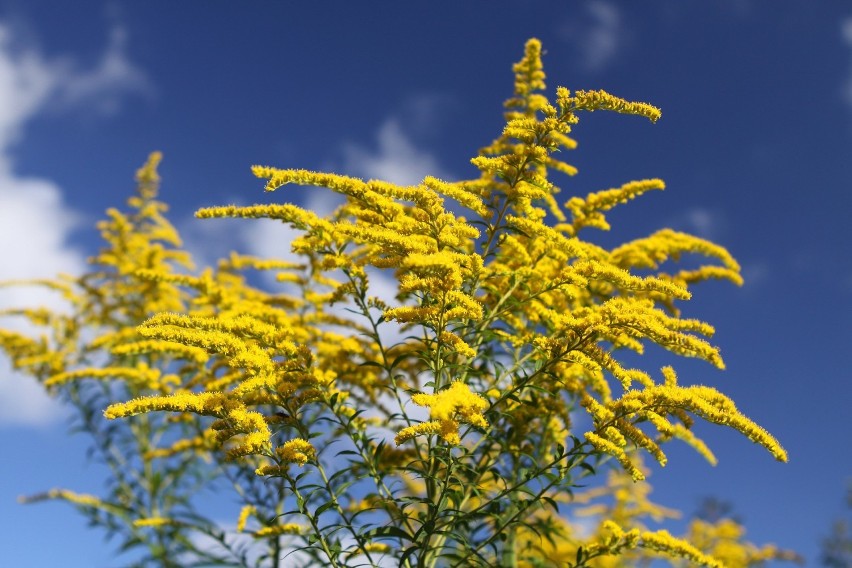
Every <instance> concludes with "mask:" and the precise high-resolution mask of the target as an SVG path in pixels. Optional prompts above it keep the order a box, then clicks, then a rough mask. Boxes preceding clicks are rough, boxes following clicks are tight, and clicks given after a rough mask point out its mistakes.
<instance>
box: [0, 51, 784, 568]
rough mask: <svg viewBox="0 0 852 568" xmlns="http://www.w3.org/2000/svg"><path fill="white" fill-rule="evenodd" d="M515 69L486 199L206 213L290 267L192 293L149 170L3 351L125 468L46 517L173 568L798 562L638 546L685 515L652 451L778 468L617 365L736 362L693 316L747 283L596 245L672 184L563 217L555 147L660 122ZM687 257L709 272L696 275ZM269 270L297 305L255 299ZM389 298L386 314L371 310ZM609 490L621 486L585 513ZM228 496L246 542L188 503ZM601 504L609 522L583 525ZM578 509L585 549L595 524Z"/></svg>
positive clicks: (211, 278) (728, 272) (723, 550)
mask: <svg viewBox="0 0 852 568" xmlns="http://www.w3.org/2000/svg"><path fill="white" fill-rule="evenodd" d="M514 73H515V89H514V96H513V97H512V98H510V99H509V100H508V101H507V102H506V108H507V112H506V126H505V128H504V129H503V131H502V133H501V134H500V135H499V136H498V137H497V138H496V139H495V140H494V141H493V142H492V143H491V144H489V145H488V146H486V147H485V148H483V149H482V150H480V152H479V155H478V156H476V157H475V158H473V159H472V160H471V163H472V164H473V166H475V168H476V169H477V170H478V171H479V175H478V177H475V178H474V179H469V180H463V181H454V182H451V181H447V180H440V179H437V178H434V177H426V178H424V179H423V181H422V182H421V183H419V184H417V185H413V186H401V185H397V184H394V183H390V182H387V181H381V180H362V179H357V178H354V177H347V176H343V175H336V174H331V173H321V172H313V171H307V170H301V169H279V168H275V167H269V166H255V167H254V168H253V169H252V171H253V173H254V174H255V176H257V177H258V178H261V179H264V180H266V184H265V189H266V191H269V192H273V191H279V190H282V188H284V187H285V186H294V185H296V186H309V187H312V188H315V189H313V190H312V191H331V192H334V193H336V194H338V195H339V196H341V197H342V199H343V202H342V205H340V206H339V207H338V208H337V209H336V210H334V211H333V212H332V213H331V214H330V215H327V216H320V215H318V214H317V213H315V212H312V211H309V210H307V209H304V208H302V207H300V206H298V205H295V204H293V203H286V202H277V203H271V204H260V205H252V206H234V205H226V206H216V207H208V208H204V209H201V210H199V211H198V212H197V213H196V217H198V218H200V219H210V218H224V217H237V218H247V219H254V218H266V219H275V220H278V221H280V222H281V223H283V224H285V225H287V226H289V227H291V228H293V229H296V230H297V231H299V236H298V237H297V238H296V239H295V240H293V241H292V243H289V246H290V249H291V250H290V252H292V253H294V254H296V255H298V258H299V259H300V260H299V262H289V261H284V260H278V259H267V258H255V257H250V256H244V255H239V254H232V255H231V256H230V257H229V258H226V259H223V260H222V261H220V262H219V264H218V266H216V267H208V268H205V269H204V270H202V271H200V272H193V271H192V270H191V269H190V268H189V266H190V259H189V256H188V255H187V253H186V252H185V251H183V250H182V249H181V248H180V244H179V239H178V237H177V234H176V232H175V230H174V228H173V227H172V226H171V225H169V224H168V222H167V221H166V220H165V217H164V216H163V212H164V206H163V205H162V204H161V203H160V202H158V201H156V199H155V198H156V185H157V184H156V181H157V174H156V165H157V161H158V160H159V156H158V155H156V154H155V155H153V156H152V157H151V159H150V160H149V162H148V163H147V164H146V165H145V167H143V168H142V170H141V171H140V174H139V181H140V191H139V193H138V194H137V196H135V197H134V198H133V199H132V200H131V203H130V205H131V207H132V208H133V210H134V211H135V212H134V213H133V215H131V216H128V215H126V214H123V213H118V212H116V211H111V212H110V220H109V221H107V222H105V224H104V225H103V226H102V231H103V233H104V237H105V239H106V241H107V243H108V247H107V249H105V250H104V251H103V252H102V253H101V254H100V255H99V256H98V257H96V258H95V259H93V264H92V266H93V272H92V273H91V274H87V275H84V276H83V277H80V278H64V279H61V280H58V281H55V282H49V283H45V284H46V285H49V286H51V287H53V288H55V289H57V290H58V291H59V292H60V293H62V294H64V295H65V297H66V299H67V300H68V301H69V302H70V303H71V305H72V308H73V310H72V314H71V315H70V316H65V315H60V314H53V313H48V312H44V311H39V310H35V311H33V310H30V311H27V310H22V311H19V312H16V315H22V316H25V317H28V318H29V319H30V320H33V321H34V322H35V323H39V324H44V325H46V326H47V328H48V329H49V330H52V335H49V336H45V337H42V338H39V339H32V338H30V337H27V336H25V335H23V334H21V333H14V332H8V331H4V332H2V334H0V338H2V345H3V347H4V348H5V350H6V351H7V352H8V353H9V355H10V357H11V358H12V361H13V363H14V364H15V366H16V367H17V368H19V369H22V370H24V371H28V372H30V373H31V374H33V375H35V376H36V377H38V378H39V380H41V381H42V382H43V384H44V385H45V387H46V388H47V389H49V390H51V391H55V392H58V393H61V394H62V396H64V397H65V398H67V399H68V400H69V401H70V402H72V404H74V405H75V407H76V408H77V409H78V411H79V414H80V416H81V417H83V422H84V424H85V425H86V428H85V429H86V430H87V431H88V432H89V433H91V434H92V435H93V437H94V439H95V443H96V446H97V447H98V448H100V449H101V451H102V452H103V453H105V454H106V455H113V453H114V454H116V455H117V456H118V457H115V459H116V460H118V461H117V462H116V467H114V468H113V473H114V475H115V476H116V478H115V482H114V483H113V484H112V485H111V487H113V488H114V489H111V493H110V495H108V496H107V497H93V496H80V495H76V494H73V493H70V492H68V491H65V490H56V491H53V492H51V493H48V494H47V496H48V497H54V498H61V499H65V500H67V501H71V502H72V503H75V504H77V505H78V506H79V507H80V508H81V509H83V510H84V511H86V512H87V513H88V514H89V515H90V517H91V518H92V520H93V521H94V523H95V524H98V525H101V526H105V527H107V528H108V529H110V530H112V531H119V532H123V534H125V535H126V538H127V539H128V542H129V543H131V544H137V543H138V544H143V545H145V546H147V547H148V548H149V550H150V558H151V559H152V561H153V562H160V563H161V564H162V565H166V564H167V563H168V562H173V563H175V562H176V563H178V564H180V565H189V564H190V562H195V563H196V564H197V565H206V564H205V562H207V563H209V564H210V565H213V564H216V563H218V564H216V565H240V566H243V565H249V564H252V565H257V566H291V565H300V566H301V565H305V566H307V565H311V566H333V567H343V566H406V567H414V566H417V567H422V568H430V567H435V566H505V567H512V566H577V567H579V566H623V565H631V564H637V563H641V562H644V561H645V560H646V559H648V558H669V559H670V560H671V562H672V563H673V564H675V565H680V563H682V562H687V563H690V564H692V565H700V566H713V567H718V566H730V567H738V566H751V565H755V564H756V563H757V562H758V561H760V560H761V559H765V558H770V557H773V558H776V557H781V555H780V554H774V555H773V552H772V551H774V550H775V549H772V550H771V551H770V549H758V548H756V547H752V548H749V547H751V546H752V545H750V544H748V543H747V542H746V541H745V540H744V539H743V537H742V533H741V532H737V531H739V530H740V529H738V528H737V529H735V528H732V527H730V526H728V525H724V526H710V525H706V526H705V525H697V524H696V525H693V526H692V527H691V528H690V529H689V532H688V534H687V535H684V537H682V538H681V537H675V536H672V535H671V534H669V533H668V532H666V531H664V530H651V529H649V528H647V527H646V526H645V523H646V521H647V520H648V519H651V520H653V519H657V518H661V517H666V516H670V515H669V514H668V512H667V511H666V510H664V509H662V508H660V507H659V506H657V505H653V504H651V503H650V501H648V500H647V493H648V491H649V489H648V487H649V486H648V485H647V481H646V480H645V478H646V475H647V469H646V468H645V467H644V466H643V463H642V460H643V456H651V457H652V458H653V459H654V460H656V461H657V462H658V463H659V464H660V465H665V464H666V460H667V456H666V453H665V451H664V448H665V447H666V444H667V443H668V442H670V441H672V440H674V439H678V440H681V441H683V442H685V443H686V444H688V445H690V446H692V447H693V448H694V449H695V450H696V451H697V452H698V453H699V454H701V455H702V456H704V457H705V458H706V459H707V460H708V461H709V462H710V463H714V462H715V457H714V456H713V453H712V451H711V450H710V448H709V447H707V446H706V445H705V444H704V442H703V441H702V440H701V439H699V438H698V437H697V436H696V434H695V433H694V431H693V428H692V427H693V424H694V422H695V420H696V419H700V420H704V421H706V422H710V423H713V424H718V425H721V426H726V427H729V428H733V429H735V430H737V431H739V432H741V433H742V434H743V435H745V436H746V437H747V438H749V439H750V440H752V441H753V442H755V443H756V444H758V445H760V446H762V447H763V448H764V449H765V450H767V451H768V452H769V453H770V455H772V456H773V457H774V458H775V459H777V460H778V461H782V462H783V461H786V460H787V454H786V452H785V451H784V449H783V448H782V447H781V445H780V444H779V443H778V441H777V440H776V439H775V438H773V437H772V436H771V435H770V434H769V433H768V432H767V431H766V430H764V429H763V428H761V427H760V426H758V425H757V424H755V423H754V422H753V421H751V420H750V419H749V418H747V417H746V416H745V415H744V414H743V413H742V412H740V410H739V409H738V408H737V407H736V405H735V404H734V402H733V401H732V400H731V399H730V398H728V397H727V396H725V395H724V394H722V393H721V392H719V391H718V390H716V389H715V388H712V387H710V386H703V385H687V384H684V383H683V382H682V380H681V379H680V378H679V377H678V376H677V374H676V372H675V370H674V368H673V367H672V366H665V367H663V368H662V369H661V370H660V371H659V372H658V373H656V372H650V371H648V370H643V369H636V368H630V367H628V366H626V364H625V363H624V362H623V360H624V357H623V355H624V354H625V353H626V352H633V353H637V354H642V353H643V351H644V350H645V347H646V345H649V344H654V345H658V346H661V347H663V348H665V349H667V350H668V351H670V352H671V353H673V354H676V355H681V356H685V357H694V358H698V359H703V360H704V361H706V362H708V363H709V364H710V365H713V366H715V367H717V368H719V369H722V368H724V363H723V361H722V358H721V356H720V354H719V350H718V348H716V347H714V346H713V345H712V344H711V343H709V342H708V338H710V337H711V336H712V335H713V333H714V329H713V327H712V326H711V325H709V324H708V323H705V322H703V321H700V320H698V319H693V318H687V317H683V316H682V314H681V307H680V303H681V302H684V301H686V300H689V299H690V297H691V294H692V291H691V290H692V288H693V286H694V285H695V284H697V283H699V282H701V281H704V280H708V279H723V280H728V281H731V282H733V283H734V284H741V283H742V278H741V275H740V267H739V265H738V264H737V262H736V261H735V260H734V259H733V257H732V256H731V255H730V254H729V253H728V251H726V250H725V249H724V248H722V247H721V246H718V245H716V244H713V243H711V242H709V241H707V240H704V239H701V238H698V237H695V236H692V235H688V234H685V233H681V232H677V231H673V230H671V229H663V230H660V231H658V232H656V233H654V234H652V235H650V236H648V237H644V238H640V239H636V240H632V241H629V242H626V243H624V244H622V245H620V246H617V247H614V248H611V249H608V248H605V247H602V246H600V245H596V244H593V243H592V242H591V241H590V240H588V239H586V238H584V237H585V235H586V233H587V231H588V230H591V229H598V230H609V229H610V225H609V222H608V220H607V218H606V214H607V212H608V211H609V210H610V209H612V208H614V207H615V206H617V205H621V204H625V203H627V202H628V201H630V200H632V199H634V198H637V197H639V196H641V195H642V194H643V193H645V192H648V191H655V190H662V189H663V188H664V183H663V182H662V180H659V179H645V180H639V181H629V182H627V183H624V184H623V185H620V186H618V187H616V188H614V189H607V190H603V191H599V192H595V193H591V194H588V195H586V196H577V195H574V196H572V197H569V198H568V199H567V201H564V202H562V203H560V201H559V200H558V199H557V196H558V195H559V194H560V193H561V187H560V186H559V185H557V182H558V183H560V184H566V183H568V182H569V181H570V177H571V176H573V175H575V174H576V173H577V171H576V169H575V168H574V167H573V166H571V165H569V164H568V163H567V162H565V161H564V160H563V159H562V157H563V156H564V154H563V153H562V152H564V151H568V150H572V149H574V148H575V146H576V142H575V141H574V139H573V138H572V130H573V129H574V127H575V125H576V124H577V123H578V121H579V119H580V117H581V116H582V114H583V113H584V112H592V111H596V110H601V111H611V112H617V113H621V114H628V115H636V116H638V117H642V118H645V119H647V120H649V121H650V122H652V123H653V122H656V121H657V120H658V119H659V118H660V110H659V109H657V108H655V107H653V106H651V105H649V104H645V103H636V102H630V101H627V100H624V99H621V98H619V97H616V96H613V95H611V94H609V93H606V92H604V91H575V92H572V91H569V90H568V89H566V88H562V87H560V88H558V89H557V90H556V97H555V99H554V100H551V99H548V98H547V97H546V96H545V94H544V91H545V83H544V79H545V75H544V72H543V68H542V62H541V44H540V42H539V41H538V40H535V39H532V40H530V41H529V42H527V44H526V48H525V52H524V56H523V58H522V59H521V60H520V62H518V63H517V64H516V65H515V66H514ZM557 178H558V179H557ZM282 201H284V200H282ZM282 252H283V251H282ZM684 255H698V256H700V257H702V258H703V259H705V264H703V265H701V266H699V267H698V268H694V267H693V268H688V269H685V268H680V269H679V268H678V265H677V261H678V260H679V259H680V258H681V257H682V256H684ZM257 271H262V272H267V273H268V272H272V273H274V274H275V275H276V278H277V280H278V281H279V282H280V287H279V288H278V289H271V290H270V289H268V288H270V287H269V286H265V285H261V284H257V282H263V280H262V279H258V278H257V275H256V274H255V273H256V272H257ZM387 281H391V282H392V283H393V286H392V289H393V293H392V294H391V295H387V294H385V295H382V296H380V295H378V294H377V293H376V290H377V288H378V286H376V284H377V283H379V282H382V283H386V282H387ZM382 288H386V285H383V286H382ZM90 393H94V394H90ZM96 410H98V411H102V412H103V416H104V417H105V418H106V419H107V420H106V421H102V420H100V418H99V413H98V415H96V412H95V411H96ZM581 413H582V414H585V415H586V416H587V417H588V418H587V419H585V420H579V421H578V420H577V417H578V416H579V415H580V414H581ZM578 422H579V423H586V422H587V423H589V425H588V426H587V427H578V426H577V423H578ZM113 448H116V449H118V448H121V451H119V452H113V453H110V452H112V449H113ZM111 465H112V464H111ZM603 470H608V471H609V477H608V481H607V482H606V483H605V484H600V483H598V484H597V485H599V488H597V489H594V490H592V492H591V493H589V490H585V492H583V491H580V492H578V491H577V486H578V484H580V483H583V484H592V485H595V483H594V480H595V479H596V478H597V476H599V472H603ZM166 481H168V482H166ZM222 482H228V483H230V484H231V486H232V487H233V488H234V493H233V495H232V496H231V499H232V500H236V501H238V502H239V503H240V504H241V505H242V509H241V511H240V512H239V514H238V515H235V518H234V519H233V524H232V525H231V527H234V528H233V530H231V531H230V532H232V533H233V532H237V533H243V534H244V538H243V539H242V540H240V539H235V538H234V536H233V535H232V534H231V535H230V536H229V535H227V534H226V532H228V531H226V529H227V528H228V527H218V526H216V525H215V524H214V523H212V522H211V521H209V520H206V519H203V517H201V515H200V514H199V513H198V511H197V510H196V509H195V508H194V505H195V503H196V502H197V499H196V497H197V494H198V493H197V492H198V491H199V490H201V489H203V488H205V487H210V486H211V485H213V484H217V483H222ZM600 496H608V497H609V498H611V499H614V501H612V502H611V503H610V504H609V505H607V506H606V507H603V508H600V507H599V508H598V509H592V510H591V513H590V510H589V508H590V507H593V501H594V499H595V498H596V497H600ZM223 499H224V497H223ZM584 511H585V513H586V514H591V515H592V517H588V518H592V519H593V520H594V522H593V523H592V524H593V525H594V527H593V529H592V530H591V531H589V530H580V528H582V527H583V526H587V525H588V522H586V521H583V520H582V519H581V517H580V515H581V513H583V512H584ZM584 522H585V523H586V524H583V523H584ZM737 526H738V525H737ZM578 527H579V528H578ZM587 528H588V526H587ZM194 533H199V534H204V535H207V536H208V537H211V536H212V537H213V538H214V541H210V540H209V539H208V540H204V539H200V538H198V536H197V534H194ZM246 537H250V540H249V539H247V538H246ZM203 543H207V544H208V545H209V547H208V548H205V546H204V544H203ZM214 543H215V544H216V546H213V544H214ZM737 547H739V548H738V549H737V550H740V549H742V550H746V551H757V552H748V554H746V555H745V556H744V555H743V554H741V553H740V552H731V550H732V549H733V548H737ZM176 555H183V556H180V558H183V559H184V560H174V559H175V558H178V557H179V556H176ZM169 559H171V560H169ZM743 559H744V560H743Z"/></svg>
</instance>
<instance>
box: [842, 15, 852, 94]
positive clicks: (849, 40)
mask: <svg viewBox="0 0 852 568" xmlns="http://www.w3.org/2000/svg"><path fill="white" fill-rule="evenodd" d="M840 36H841V38H842V39H843V43H845V44H846V46H847V47H849V48H850V54H852V17H848V18H846V19H844V20H843V21H842V22H841V23H840ZM843 98H844V99H845V101H846V104H848V105H850V106H852V66H850V71H849V75H848V76H847V78H846V83H845V84H844V86H843Z"/></svg>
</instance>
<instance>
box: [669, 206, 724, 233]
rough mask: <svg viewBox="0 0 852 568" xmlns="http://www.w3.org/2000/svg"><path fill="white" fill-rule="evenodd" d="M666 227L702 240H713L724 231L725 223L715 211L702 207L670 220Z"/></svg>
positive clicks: (694, 208)
mask: <svg viewBox="0 0 852 568" xmlns="http://www.w3.org/2000/svg"><path fill="white" fill-rule="evenodd" d="M666 226H669V227H672V228H673V229H676V230H679V231H684V232H687V233H690V234H693V235H695V236H697V237H701V238H703V239H710V240H713V239H714V238H718V236H719V234H720V233H722V232H723V231H724V228H725V221H724V218H723V217H722V215H721V214H720V213H718V212H716V211H713V210H711V209H706V208H704V207H693V208H692V209H689V210H687V211H685V212H683V213H681V214H679V215H677V216H676V217H674V218H672V219H670V220H669V222H668V223H666Z"/></svg>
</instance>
